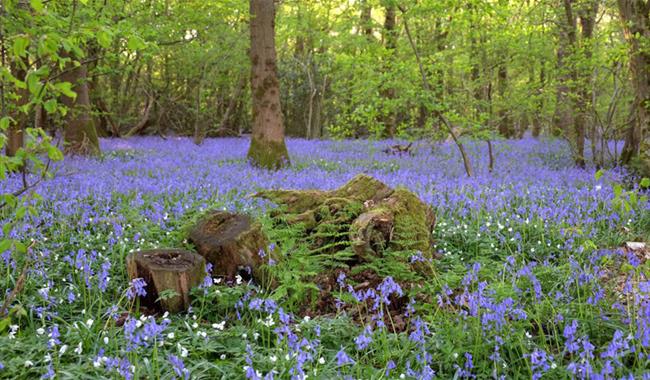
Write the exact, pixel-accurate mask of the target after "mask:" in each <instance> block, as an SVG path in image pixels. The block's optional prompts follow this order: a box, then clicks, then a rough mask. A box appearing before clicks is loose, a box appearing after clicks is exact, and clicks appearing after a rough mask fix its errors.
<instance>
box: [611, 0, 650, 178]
mask: <svg viewBox="0 0 650 380" xmlns="http://www.w3.org/2000/svg"><path fill="white" fill-rule="evenodd" d="M618 8H619V12H620V15H621V20H622V21H623V30H624V32H625V39H626V40H627V43H628V48H629V55H630V74H631V78H632V86H633V88H634V103H633V106H632V107H633V110H632V112H633V121H632V123H631V125H630V126H629V127H628V128H627V131H626V133H625V145H624V146H623V151H622V152H621V162H622V163H624V164H629V163H630V162H631V161H632V159H633V158H634V157H636V156H639V155H640V154H641V153H644V154H646V155H650V153H648V152H643V151H642V149H641V147H642V145H643V142H644V137H645V136H648V134H649V133H650V132H649V131H650V109H649V107H650V52H649V51H648V48H647V46H646V45H645V43H644V41H649V40H650V17H649V13H650V2H648V1H642V0H618ZM648 170H649V171H650V168H648Z"/></svg>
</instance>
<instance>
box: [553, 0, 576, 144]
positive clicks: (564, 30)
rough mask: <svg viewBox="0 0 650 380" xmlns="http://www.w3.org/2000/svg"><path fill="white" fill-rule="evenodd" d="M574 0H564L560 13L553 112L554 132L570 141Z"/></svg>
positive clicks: (574, 38)
mask: <svg viewBox="0 0 650 380" xmlns="http://www.w3.org/2000/svg"><path fill="white" fill-rule="evenodd" d="M571 1H572V0H564V1H563V5H562V6H563V8H562V9H561V11H560V14H559V17H558V18H559V19H560V20H559V24H560V26H559V33H558V40H559V44H558V48H557V53H556V54H557V62H556V65H557V70H558V72H559V74H558V82H557V83H558V84H557V87H556V106H555V113H554V114H553V124H554V128H553V131H552V132H553V134H554V135H555V136H561V135H564V136H565V137H566V138H567V139H569V140H570V141H573V140H574V139H573V138H572V136H573V131H572V128H571V126H572V125H573V114H572V108H573V107H572V106H571V96H570V94H571V89H570V88H569V86H568V84H567V83H571V82H574V81H575V78H574V70H572V69H571V67H569V64H567V59H568V58H569V56H570V55H571V54H572V53H573V50H574V47H575V41H576V20H575V17H574V16H573V7H572V4H571Z"/></svg>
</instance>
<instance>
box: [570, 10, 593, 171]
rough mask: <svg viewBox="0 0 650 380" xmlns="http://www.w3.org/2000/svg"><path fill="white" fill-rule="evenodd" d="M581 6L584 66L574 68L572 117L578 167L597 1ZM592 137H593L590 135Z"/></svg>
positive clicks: (582, 150)
mask: <svg viewBox="0 0 650 380" xmlns="http://www.w3.org/2000/svg"><path fill="white" fill-rule="evenodd" d="M582 5H583V8H581V9H580V10H579V11H578V15H579V17H580V27H581V29H582V38H581V41H580V42H581V49H580V52H581V53H582V57H581V58H584V60H585V61H586V63H587V64H586V65H585V66H586V68H581V69H576V70H577V74H576V77H577V79H578V83H577V86H579V88H578V90H577V91H576V92H577V94H576V95H577V96H576V117H575V119H574V129H575V131H574V133H575V138H576V141H575V147H576V152H575V161H576V164H577V165H578V166H580V167H585V140H586V130H587V122H588V119H589V115H590V112H589V104H590V103H591V97H592V91H593V89H592V86H591V70H590V67H591V63H590V62H591V57H592V37H593V33H594V27H595V25H596V16H597V15H598V1H597V0H591V1H589V2H587V3H584V4H582ZM592 138H593V137H592Z"/></svg>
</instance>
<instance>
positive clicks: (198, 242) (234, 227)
mask: <svg viewBox="0 0 650 380" xmlns="http://www.w3.org/2000/svg"><path fill="white" fill-rule="evenodd" d="M189 241H190V242H191V243H192V244H194V246H195V247H196V251H197V252H198V253H199V254H200V255H201V256H203V257H204V258H205V259H206V261H207V262H209V263H211V264H212V275H213V276H215V277H224V278H226V280H229V281H232V280H234V279H235V277H236V276H237V275H238V274H239V275H241V276H242V277H243V278H244V279H250V278H251V277H252V278H254V279H255V280H256V281H257V282H258V283H264V269H263V268H262V265H263V264H264V259H263V258H262V256H261V255H260V251H262V250H266V249H267V247H268V240H267V238H266V235H265V234H264V232H263V231H262V225H261V224H260V223H258V222H255V221H254V220H253V219H252V218H251V217H249V216H248V215H243V214H235V213H230V212H226V211H212V212H209V213H208V214H207V215H205V216H204V217H203V218H201V219H200V220H199V221H198V222H197V224H196V225H195V226H194V227H193V228H192V229H191V230H190V233H189ZM265 253H266V254H267V255H270V254H272V252H265ZM266 257H270V256H266Z"/></svg>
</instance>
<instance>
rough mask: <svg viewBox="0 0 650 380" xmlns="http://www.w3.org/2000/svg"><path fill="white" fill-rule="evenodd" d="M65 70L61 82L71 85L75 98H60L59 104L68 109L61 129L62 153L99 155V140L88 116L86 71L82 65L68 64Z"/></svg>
mask: <svg viewBox="0 0 650 380" xmlns="http://www.w3.org/2000/svg"><path fill="white" fill-rule="evenodd" d="M66 70H67V71H66V72H65V73H64V74H63V75H62V76H61V80H62V81H64V82H70V83H72V90H73V91H74V92H75V93H76V94H77V96H76V97H75V98H70V97H67V96H65V95H64V96H62V97H61V103H62V104H63V105H65V106H66V107H67V108H68V114H67V117H66V125H65V126H64V129H63V141H64V151H65V153H71V154H82V155H95V154H99V152H100V151H99V139H98V138H97V131H96V130H95V126H94V125H93V120H92V117H91V116H90V110H91V104H90V97H89V91H88V82H87V79H88V69H87V67H86V65H83V64H82V65H81V66H78V67H74V66H73V65H72V64H68V65H67V66H66Z"/></svg>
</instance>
